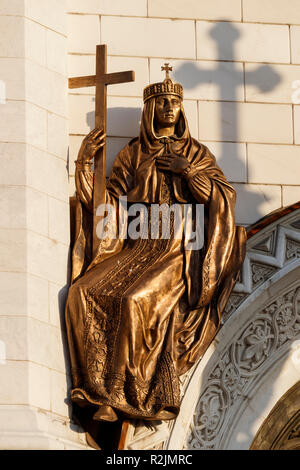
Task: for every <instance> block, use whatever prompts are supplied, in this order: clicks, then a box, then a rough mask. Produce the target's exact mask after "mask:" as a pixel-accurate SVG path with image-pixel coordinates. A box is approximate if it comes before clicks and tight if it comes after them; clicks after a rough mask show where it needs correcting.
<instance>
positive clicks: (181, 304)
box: [66, 98, 245, 419]
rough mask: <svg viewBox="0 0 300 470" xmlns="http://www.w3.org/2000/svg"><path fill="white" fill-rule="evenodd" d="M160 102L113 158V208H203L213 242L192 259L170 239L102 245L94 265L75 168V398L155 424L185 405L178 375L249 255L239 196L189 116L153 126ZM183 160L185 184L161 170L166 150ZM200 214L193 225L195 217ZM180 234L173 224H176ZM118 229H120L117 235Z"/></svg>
mask: <svg viewBox="0 0 300 470" xmlns="http://www.w3.org/2000/svg"><path fill="white" fill-rule="evenodd" d="M154 106H155V98H152V99H150V100H149V101H147V102H146V103H145V106H144V110H143V115H142V121H141V130H140V135H139V137H138V138H135V139H133V140H131V141H130V142H129V143H128V145H126V146H125V147H124V148H123V149H122V150H121V152H120V153H119V154H118V155H117V157H116V159H115V162H114V164H113V168H112V171H111V173H110V176H109V180H108V182H107V185H106V194H105V198H106V202H107V203H109V204H111V205H112V206H113V207H115V208H116V209H118V206H119V197H120V196H125V195H126V196H127V200H128V203H143V204H145V205H146V207H147V208H148V214H149V217H151V214H150V206H151V204H152V203H156V204H157V203H158V204H162V203H165V204H168V205H171V204H174V203H178V204H182V205H183V204H186V203H190V204H193V205H195V204H204V207H205V241H204V246H203V247H202V248H201V249H197V250H189V249H187V248H186V246H185V244H184V243H183V242H184V240H183V239H176V238H175V237H174V234H173V232H172V230H171V235H170V237H169V238H167V239H154V240H152V239H150V238H148V239H141V238H140V239H137V240H133V239H125V240H124V239H121V238H120V237H117V238H107V239H106V240H101V242H100V243H99V248H98V252H97V254H96V256H94V258H92V257H91V249H90V246H91V231H92V228H91V211H92V192H93V185H94V184H97V181H93V173H92V171H90V170H88V169H86V168H85V169H81V170H79V169H78V170H77V171H76V187H77V206H76V234H75V243H74V248H73V258H72V259H73V284H72V285H71V287H70V289H69V294H68V300H67V305H66V326H67V333H68V342H69V350H70V357H71V368H72V379H73V391H72V393H74V392H75V391H79V392H80V393H82V394H83V395H84V397H85V399H86V400H87V401H88V402H89V403H90V404H93V405H110V406H111V407H113V409H114V410H115V411H116V412H117V413H121V414H122V416H125V417H129V418H140V419H159V418H160V416H161V412H162V411H164V410H167V411H168V412H169V417H170V418H175V417H176V416H177V414H178V412H179V407H180V388H179V376H180V375H181V374H183V373H185V372H186V371H187V370H189V369H190V367H191V366H192V365H194V364H195V363H196V362H197V361H198V360H199V359H200V358H201V357H202V355H203V354H204V352H205V350H206V349H207V347H208V346H209V344H210V343H211V341H212V339H213V338H214V336H215V334H216V332H217V330H218V328H219V325H220V318H221V314H222V310H223V309H224V307H225V305H226V302H227V299H228V297H229V295H230V292H231V290H232V287H233V285H234V283H235V281H236V279H237V276H238V273H239V269H240V267H241V264H242V261H243V258H244V249H245V230H244V229H243V228H242V227H236V226H235V220H234V208H235V198H236V195H235V191H234V189H233V187H232V186H231V185H230V184H229V183H228V182H227V180H226V178H225V176H224V175H223V173H222V171H221V170H220V168H219V167H218V166H217V164H216V160H215V158H214V156H213V155H212V154H211V153H210V151H209V150H208V148H207V147H206V146H205V145H203V144H201V143H199V142H198V141H196V140H195V139H193V138H192V137H191V136H190V133H189V130H188V126H187V121H186V117H185V114H184V110H183V107H182V109H181V115H180V119H179V122H178V124H177V126H176V131H175V134H174V136H171V137H170V138H164V137H160V136H158V135H156V133H155V129H154ZM170 150H171V151H172V152H175V153H176V154H178V155H181V156H183V157H185V158H186V159H187V160H188V162H189V163H190V166H191V170H190V172H189V173H188V174H187V176H186V177H181V176H178V175H175V174H171V173H170V172H166V171H162V170H159V169H158V167H157V165H156V163H155V161H156V157H157V156H159V155H163V154H165V153H166V152H168V151H170ZM193 217H194V216H193ZM171 228H172V227H171ZM118 229H119V228H118Z"/></svg>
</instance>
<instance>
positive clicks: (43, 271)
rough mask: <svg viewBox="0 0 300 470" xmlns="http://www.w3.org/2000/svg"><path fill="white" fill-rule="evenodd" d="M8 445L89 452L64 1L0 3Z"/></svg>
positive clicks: (4, 421)
mask: <svg viewBox="0 0 300 470" xmlns="http://www.w3.org/2000/svg"><path fill="white" fill-rule="evenodd" d="M0 31H1V39H0V80H1V99H0V102H1V104H0V122H1V126H0V157H1V172H0V253H1V255H0V258H1V261H0V305H1V309H0V341H1V345H2V347H1V350H2V352H1V361H0V377H1V390H0V448H1V449H46V448H52V449H64V448H81V447H82V443H84V442H85V441H84V438H82V436H83V435H82V434H79V433H78V432H75V430H77V431H78V428H76V426H74V425H70V419H69V409H68V403H67V388H68V383H69V379H68V375H67V373H66V371H68V357H67V355H66V354H65V352H64V328H63V323H62V318H63V299H64V296H65V291H66V284H67V277H68V253H69V196H68V171H67V147H68V114H67V67H66V65H67V46H66V43H67V37H66V36H67V35H66V12H65V2H64V1H62V0H43V1H40V0H18V1H17V0H14V1H12V0H1V2H0Z"/></svg>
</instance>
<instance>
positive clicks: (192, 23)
mask: <svg viewBox="0 0 300 470" xmlns="http://www.w3.org/2000/svg"><path fill="white" fill-rule="evenodd" d="M67 3H68V12H69V15H68V28H69V29H68V53H69V64H68V74H69V76H78V75H88V74H94V73H95V46H96V44H100V43H104V44H107V46H108V54H109V57H108V71H109V72H114V71H121V70H130V69H133V70H135V72H136V81H135V82H134V83H130V84H122V85H113V86H110V87H109V89H108V93H109V99H108V108H109V110H108V172H109V169H110V168H111V165H112V162H113V158H114V156H115V155H116V153H117V151H118V150H120V149H121V148H122V146H123V145H124V144H125V143H126V142H127V141H128V140H129V139H130V138H131V137H134V136H136V135H137V134H138V129H139V119H140V110H141V107H142V91H143V88H144V86H145V85H147V84H148V83H150V82H153V81H156V80H161V79H162V78H163V73H162V72H161V71H160V67H161V65H162V64H163V63H164V62H165V61H168V62H170V63H171V65H173V67H174V71H173V78H175V79H176V80H178V81H180V82H181V83H182V84H183V86H184V89H185V101H184V106H185V109H186V113H187V116H188V119H189V125H190V130H191V133H192V135H193V137H195V138H198V139H199V140H200V141H201V142H204V143H205V144H207V145H208V147H209V148H210V149H211V150H212V151H213V152H214V153H215V155H216V158H217V160H218V162H219V164H220V166H221V167H222V168H223V170H224V172H225V174H226V176H227V177H228V179H229V181H231V182H233V183H234V185H235V187H236V189H237V192H238V200H237V201H238V202H237V221H238V223H241V224H246V225H247V224H250V223H253V222H255V221H256V220H258V219H259V218H260V217H261V216H263V215H265V214H267V213H269V212H270V211H272V210H274V209H277V208H279V207H281V206H285V205H288V204H290V203H292V202H295V201H298V200H299V199H300V180H299V176H298V175H299V174H300V172H299V170H300V155H299V153H298V150H299V145H300V107H299V105H297V104H296V103H297V102H298V101H299V96H300V94H299V89H300V47H299V44H300V4H299V1H298V0H289V1H288V2H286V1H284V0H226V1H224V0H211V1H210V2H204V1H199V0H185V1H182V0H126V1H124V0H88V1H87V0H85V1H83V0H68V2H67ZM93 93H94V90H93V88H85V89H78V90H72V92H71V93H70V94H69V117H70V193H71V194H73V192H74V163H73V161H74V159H76V155H77V152H78V148H79V145H80V142H81V140H82V136H83V135H85V134H87V133H88V132H89V131H90V130H91V129H92V128H93V110H94V100H93Z"/></svg>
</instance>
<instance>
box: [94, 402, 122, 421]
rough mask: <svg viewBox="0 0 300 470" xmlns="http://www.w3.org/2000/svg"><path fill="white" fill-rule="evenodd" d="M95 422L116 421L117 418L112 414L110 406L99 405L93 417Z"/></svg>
mask: <svg viewBox="0 0 300 470" xmlns="http://www.w3.org/2000/svg"><path fill="white" fill-rule="evenodd" d="M93 419H95V420H96V421H110V422H113V421H117V420H118V416H117V415H116V413H115V412H114V410H113V409H112V407H111V406H109V405H101V406H99V408H98V410H97V411H96V413H95V414H94V416H93Z"/></svg>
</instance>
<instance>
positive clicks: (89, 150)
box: [77, 128, 106, 163]
mask: <svg viewBox="0 0 300 470" xmlns="http://www.w3.org/2000/svg"><path fill="white" fill-rule="evenodd" d="M105 138H106V134H105V133H104V131H103V129H99V128H96V129H94V130H92V131H91V132H90V133H89V134H88V135H87V136H86V137H85V138H84V139H83V141H82V144H81V147H80V150H79V153H78V158H77V161H80V162H83V163H88V162H90V161H91V160H92V159H93V158H94V156H95V155H96V153H97V152H98V150H99V149H100V148H101V147H103V146H104V145H105Z"/></svg>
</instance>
